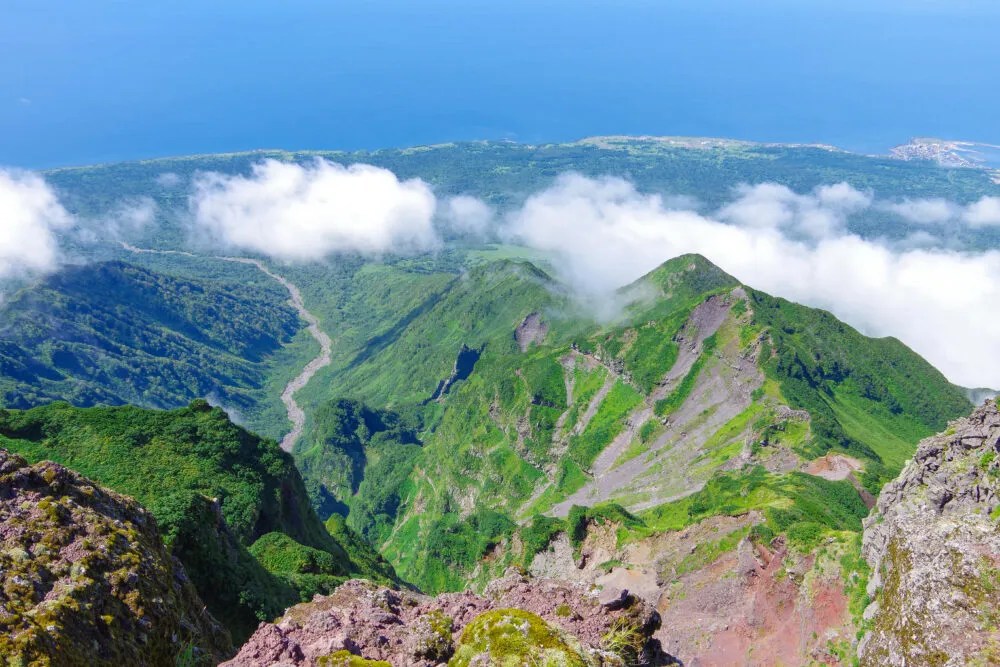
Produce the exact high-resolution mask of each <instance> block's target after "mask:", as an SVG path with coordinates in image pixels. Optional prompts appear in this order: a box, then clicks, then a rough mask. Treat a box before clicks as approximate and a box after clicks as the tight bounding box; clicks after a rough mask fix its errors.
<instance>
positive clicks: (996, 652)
mask: <svg viewBox="0 0 1000 667" xmlns="http://www.w3.org/2000/svg"><path fill="white" fill-rule="evenodd" d="M998 453H1000V411H998V408H997V404H996V402H995V401H993V400H990V401H987V402H986V403H984V404H983V405H982V406H980V407H979V408H977V409H976V410H975V411H974V412H973V413H972V414H971V415H970V416H969V417H966V418H964V419H960V420H957V421H955V422H952V424H951V425H950V426H949V428H948V430H947V431H945V432H944V433H942V434H940V435H937V436H933V437H931V438H927V439H926V440H924V441H923V442H921V443H920V445H919V447H918V449H917V452H916V454H915V455H914V457H913V460H912V461H911V462H910V463H909V464H908V465H907V466H906V468H905V469H904V470H903V472H902V474H900V476H899V477H898V478H897V479H896V480H894V481H893V482H891V483H889V484H887V485H886V487H885V488H884V489H883V490H882V494H881V496H880V497H879V501H878V505H877V507H876V511H875V512H874V513H873V514H872V516H871V517H869V518H868V519H867V520H865V532H864V546H863V554H864V556H865V558H866V559H867V560H868V563H869V564H870V565H871V569H872V577H871V580H870V582H869V590H868V593H869V595H870V596H872V599H873V602H872V604H871V605H870V606H869V607H868V609H867V610H866V611H865V618H866V620H867V621H868V627H869V631H868V633H867V634H866V635H865V636H864V638H863V639H862V641H861V643H860V645H859V649H858V654H859V657H860V660H861V664H862V665H863V666H867V665H871V666H875V665H879V666H883V665H929V666H938V665H940V666H948V667H958V666H960V665H961V666H965V665H984V666H985V665H995V664H1000V613H998V612H997V610H998V609H1000V524H998V522H997V519H996V516H995V515H996V513H997V508H998V507H1000V461H998V456H997V455H998Z"/></svg>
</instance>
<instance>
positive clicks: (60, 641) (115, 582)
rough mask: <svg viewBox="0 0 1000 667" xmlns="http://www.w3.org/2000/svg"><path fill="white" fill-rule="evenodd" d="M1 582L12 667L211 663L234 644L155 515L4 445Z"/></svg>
mask: <svg viewBox="0 0 1000 667" xmlns="http://www.w3.org/2000/svg"><path fill="white" fill-rule="evenodd" d="M0 578H2V581H3V585H2V589H0V656H3V658H4V659H5V664H11V665H27V664H31V665H139V664H144V665H175V664H179V662H178V660H187V661H188V663H189V664H199V663H204V662H206V661H208V660H213V659H214V660H218V659H221V658H222V657H224V656H225V655H226V653H227V652H228V651H229V650H230V646H231V644H230V639H229V635H228V633H226V632H225V630H223V629H222V628H221V627H220V626H219V625H218V623H216V621H215V619H213V618H212V616H211V615H209V613H208V612H207V611H205V605H204V604H203V603H202V601H201V600H200V599H199V598H198V594H197V593H196V592H195V589H194V586H192V584H191V583H190V581H189V580H188V578H187V575H186V574H185V572H184V569H183V567H182V566H181V564H180V562H179V561H177V560H176V559H174V558H173V557H171V556H170V554H169V553H168V552H167V550H166V548H165V547H164V545H163V541H162V540H161V538H160V534H159V532H158V530H157V526H156V522H155V521H154V519H153V517H152V515H151V514H149V513H148V512H147V511H146V510H145V509H143V508H142V507H141V506H140V505H139V504H138V503H136V502H135V501H134V500H132V499H130V498H127V497H125V496H120V495H118V494H116V493H113V492H111V491H108V490H107V489H103V488H101V487H98V486H96V485H95V484H93V483H92V482H90V481H89V480H87V479H86V478H84V477H82V476H80V475H78V474H77V473H75V472H72V471H70V470H67V469H66V468H64V467H62V466H60V465H57V464H55V463H51V462H42V463H38V464H36V465H32V466H29V465H28V464H27V462H26V461H25V460H24V459H22V458H21V457H19V456H16V455H13V454H11V453H9V452H7V451H6V450H2V449H0Z"/></svg>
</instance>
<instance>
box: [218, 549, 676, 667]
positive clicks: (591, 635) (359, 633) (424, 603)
mask: <svg viewBox="0 0 1000 667" xmlns="http://www.w3.org/2000/svg"><path fill="white" fill-rule="evenodd" d="M659 626H660V617H659V614H658V613H657V612H656V611H655V609H654V608H653V607H652V606H651V605H649V604H647V603H645V602H643V601H642V600H640V599H639V598H637V597H635V596H633V595H631V594H629V593H628V591H625V590H622V589H604V590H599V589H591V588H589V587H587V586H585V585H581V584H571V583H567V582H562V581H556V580H552V579H532V578H530V577H527V576H524V575H522V574H520V573H518V572H517V571H515V570H514V569H511V570H509V571H508V572H507V573H506V574H505V576H503V577H502V578H500V579H497V580H496V581H494V582H493V583H491V584H490V585H489V586H488V587H487V588H486V590H485V591H484V593H483V595H476V594H474V593H471V592H463V593H445V594H442V595H438V596H437V597H428V596H424V595H420V594H417V593H413V592H409V591H398V590H391V589H388V588H385V587H381V586H376V585H374V584H371V583H368V582H365V581H361V580H352V581H349V582H347V583H345V584H344V585H342V586H341V587H340V588H338V589H337V590H336V591H334V593H333V594H332V595H329V596H316V598H314V599H313V601H312V602H308V603H304V604H300V605H297V606H295V607H292V608H291V609H289V610H288V611H287V612H286V613H285V615H284V616H283V617H282V618H280V619H278V620H277V621H276V622H275V623H263V624H261V626H260V628H259V629H258V630H257V632H256V633H254V635H253V636H252V637H251V638H250V640H249V641H248V642H247V643H246V644H244V646H243V648H242V649H241V650H240V652H239V653H238V654H237V656H236V657H235V658H233V659H232V660H231V661H230V662H227V663H224V664H225V666H226V667H269V666H272V665H281V666H282V667H285V666H291V665H296V666H298V665H308V666H310V667H312V666H313V665H317V666H318V665H330V666H333V665H368V666H370V667H384V666H385V665H394V666H401V665H408V666H412V667H431V666H434V665H445V664H447V665H449V666H454V667H466V666H469V667H471V666H480V667H486V666H487V665H509V666H510V667H514V666H516V665H534V664H538V665H551V666H552V667H558V666H566V667H600V666H622V667H624V666H625V665H671V664H675V662H674V660H673V659H672V658H671V657H670V656H667V655H666V654H664V653H663V652H662V650H661V649H660V645H659V642H658V641H656V640H654V639H652V635H653V633H654V632H655V631H656V630H657V629H658V628H659Z"/></svg>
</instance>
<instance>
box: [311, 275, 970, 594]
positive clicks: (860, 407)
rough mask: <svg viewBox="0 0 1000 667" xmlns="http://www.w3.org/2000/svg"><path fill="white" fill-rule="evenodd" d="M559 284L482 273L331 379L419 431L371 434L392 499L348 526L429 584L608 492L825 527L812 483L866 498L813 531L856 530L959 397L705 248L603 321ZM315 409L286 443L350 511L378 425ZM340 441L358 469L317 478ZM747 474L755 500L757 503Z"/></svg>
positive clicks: (642, 503) (659, 512) (317, 483)
mask: <svg viewBox="0 0 1000 667" xmlns="http://www.w3.org/2000/svg"><path fill="white" fill-rule="evenodd" d="M560 294H561V288H560V286H559V285H558V284H556V283H555V282H554V281H552V280H551V279H550V278H548V277H547V276H546V275H545V274H544V273H542V272H540V271H538V270H537V269H535V268H534V267H531V266H530V265H526V264H512V263H500V264H491V265H486V266H483V267H479V268H477V269H475V270H473V271H470V273H469V274H468V276H466V277H464V278H463V279H462V280H460V281H456V282H455V283H454V284H453V285H452V286H451V287H450V288H448V289H447V290H446V291H445V292H444V293H443V294H442V295H441V296H440V298H439V299H438V300H437V302H436V303H435V305H434V306H433V307H431V308H429V309H427V310H426V311H425V312H422V313H420V314H418V315H417V316H415V317H414V318H413V319H412V320H411V321H409V322H408V323H407V324H406V326H404V327H402V328H401V329H400V330H399V331H398V332H396V334H395V337H394V339H393V341H392V342H391V345H389V346H388V347H386V348H385V349H384V350H382V351H378V352H376V353H374V354H373V355H371V356H370V357H368V358H366V359H365V360H364V361H363V362H362V363H361V364H359V365H358V366H357V367H356V368H355V369H353V370H351V371H348V372H347V373H345V374H343V375H341V376H340V377H338V384H337V385H336V387H335V390H336V391H337V392H338V393H340V394H341V395H344V396H350V397H353V398H360V399H362V400H365V401H369V402H371V403H372V404H374V405H392V406H395V408H396V410H398V411H401V412H402V413H404V414H406V415H410V417H407V418H406V419H405V420H404V421H408V423H410V424H411V425H412V426H411V427H409V428H411V429H419V430H420V433H418V434H413V433H410V435H408V436H405V437H403V436H401V434H400V433H393V432H392V430H391V429H389V430H386V429H379V428H376V429H375V430H374V432H379V431H381V432H382V435H381V436H380V437H381V441H380V444H379V445H378V449H379V451H381V452H391V453H392V455H393V456H394V459H393V460H395V461H397V463H398V465H395V466H389V469H383V470H381V471H380V472H379V473H378V474H379V479H380V480H388V479H394V480H395V481H393V482H392V484H391V485H392V486H393V487H394V489H395V496H396V500H394V501H393V502H392V503H390V505H392V507H391V508H390V509H388V510H387V511H385V512H382V516H381V517H380V518H379V519H378V523H379V528H377V529H373V528H372V526H373V525H374V523H375V520H374V519H373V518H372V517H371V515H370V513H369V514H366V515H365V516H363V517H362V516H358V515H354V514H353V513H349V514H348V523H350V524H351V525H354V526H355V527H356V528H358V529H359V530H360V531H361V532H362V533H364V534H366V535H369V536H371V537H373V538H374V539H375V540H376V543H378V544H381V546H382V547H383V548H384V549H385V553H386V554H387V555H388V556H389V558H390V560H393V561H394V562H395V563H396V564H397V566H398V567H399V568H401V571H402V573H403V574H404V576H406V577H408V578H409V579H410V580H412V581H414V582H415V583H418V584H419V585H421V586H424V587H427V588H428V589H430V590H438V589H441V588H451V587H457V586H460V585H462V583H463V581H464V579H465V577H468V576H473V571H476V570H477V568H479V562H480V559H481V558H483V557H484V556H486V554H487V552H489V551H491V550H492V549H493V548H494V547H496V546H497V545H498V544H499V543H501V542H505V543H507V544H508V546H510V542H509V540H510V538H511V537H512V536H513V535H514V534H515V533H518V532H523V530H522V529H519V528H518V524H519V523H520V524H525V523H530V519H531V517H532V516H535V515H549V516H551V517H557V518H558V517H565V516H567V514H568V513H569V512H570V510H571V508H572V507H573V506H574V505H596V504H601V503H604V502H609V501H613V502H616V503H619V504H621V505H623V506H624V507H626V508H627V509H629V510H631V511H633V512H636V511H642V512H645V513H646V514H647V515H648V516H647V519H646V520H647V521H648V522H649V524H650V525H651V526H653V527H655V528H681V527H683V526H684V525H687V524H688V523H690V522H692V521H694V520H697V519H699V518H702V517H708V516H712V515H713V514H719V513H723V514H726V513H734V512H746V511H748V510H751V509H755V508H756V509H761V510H767V512H768V514H767V516H768V517H769V518H768V523H769V525H770V527H771V529H773V530H777V531H778V532H784V531H785V530H787V529H789V527H791V526H793V525H795V524H812V523H815V521H814V519H815V518H816V517H812V516H810V515H809V512H803V511H798V510H794V509H792V508H789V507H788V506H787V505H788V503H789V502H792V505H793V507H794V502H793V501H792V498H793V497H794V496H795V494H805V495H809V494H810V493H813V491H810V490H808V489H809V488H810V487H811V486H815V484H816V483H819V482H813V481H812V480H815V479H817V476H818V478H819V479H820V481H825V480H822V477H827V478H830V480H829V483H830V485H831V488H832V489H835V490H836V493H842V494H843V495H844V496H845V497H846V498H851V497H853V498H855V499H856V502H857V505H853V504H852V505H851V509H850V511H849V512H848V514H847V515H845V518H844V519H836V520H834V519H832V518H831V519H829V520H826V523H823V521H822V520H821V521H820V528H819V529H818V530H821V531H822V530H825V529H843V528H847V527H850V528H851V529H853V530H857V529H859V528H860V523H859V521H860V516H861V515H862V514H863V509H864V505H863V501H862V499H863V498H868V499H870V496H869V495H868V494H869V493H870V492H873V491H877V489H878V488H879V486H880V485H881V483H883V482H884V481H886V480H887V479H889V478H890V477H891V476H892V475H894V474H895V473H896V472H898V470H899V469H900V467H901V465H902V463H903V461H904V460H905V458H906V457H907V456H908V455H909V453H910V452H911V451H912V448H913V447H914V446H915V443H916V441H917V440H918V439H919V438H920V437H923V436H926V435H928V434H930V433H932V432H933V431H934V430H935V429H939V428H941V427H943V425H944V424H945V422H946V420H947V419H948V418H952V417H955V416H957V415H958V414H961V413H962V412H963V411H964V410H966V409H967V408H968V405H969V404H968V402H967V399H966V398H965V397H964V395H963V393H962V391H961V390H959V389H958V388H956V387H954V386H952V385H950V384H949V383H948V382H947V381H946V380H945V379H944V378H943V377H942V376H941V375H940V373H938V372H937V371H936V370H934V369H933V368H932V367H931V366H929V365H928V364H927V363H926V362H924V361H923V360H921V359H920V358H919V357H917V356H916V355H915V354H913V353H912V352H911V351H910V350H908V349H907V348H906V347H905V346H903V345H901V344H900V343H899V342H898V341H895V340H892V339H885V340H871V339H868V338H866V337H864V336H862V335H861V334H859V333H858V332H856V331H854V330H853V329H851V328H850V327H848V326H846V325H844V324H843V323H841V322H839V321H837V320H836V319H835V318H833V317H832V316H831V315H829V314H828V313H824V312H822V311H817V310H814V309H809V308H804V307H800V306H796V305H794V304H790V303H788V302H786V301H783V300H780V299H775V298H772V297H770V296H768V295H766V294H763V293H760V292H757V291H755V290H752V289H750V288H747V287H744V286H741V285H739V284H738V282H737V281H736V280H735V279H733V278H732V277H730V276H728V275H726V274H725V273H723V272H721V271H720V270H719V269H717V268H716V267H714V266H712V265H711V264H710V263H708V262H707V261H706V260H704V259H703V258H701V257H693V256H690V257H681V258H677V259H675V260H672V261H670V262H668V263H667V264H665V265H664V266H663V267H661V268H660V269H658V270H656V271H654V272H653V273H651V274H650V275H648V276H646V277H645V278H644V279H642V280H641V281H639V282H638V283H637V284H636V285H633V286H631V287H630V288H627V289H626V290H623V292H622V299H623V301H625V302H627V303H628V305H627V307H625V309H624V314H623V315H622V316H621V318H620V319H619V320H617V321H616V322H615V323H613V324H610V325H600V324H597V323H595V322H594V321H592V320H589V319H588V318H586V317H584V316H583V315H582V314H581V313H580V312H578V311H573V310H572V309H571V307H570V305H569V303H570V302H569V300H568V299H567V298H565V297H564V296H561V295H560ZM529 332H530V340H528V333H529ZM432 343H433V344H432ZM470 351H472V352H474V353H475V354H474V355H473V356H474V357H475V358H474V359H473V360H472V361H468V362H465V365H466V366H467V367H466V368H464V369H462V368H460V367H461V366H463V360H462V358H461V357H462V355H463V354H465V355H468V354H469V352H470ZM452 355H454V356H452ZM456 358H458V362H456V361H455V359H456ZM460 370H461V371H462V372H459V371H460ZM442 383H443V384H442ZM441 387H447V392H443V391H441V390H440V388H441ZM364 409H367V410H371V408H364ZM336 412H337V411H336V410H332V409H331V410H329V411H327V413H325V414H326V415H327V417H329V416H330V415H333V414H334V413H336ZM327 417H320V418H318V419H317V420H316V421H315V423H314V424H313V430H312V431H311V433H310V434H309V435H307V437H306V438H305V439H304V440H303V442H302V445H301V447H300V449H299V451H298V452H297V453H296V455H297V456H298V458H299V460H300V461H301V462H302V465H303V468H304V470H306V476H307V478H308V479H309V480H310V481H309V483H310V485H312V486H311V488H313V489H314V491H315V490H318V489H320V488H321V487H322V488H323V489H324V491H323V493H325V494H328V495H327V496H324V498H325V500H323V502H324V503H325V507H326V508H327V511H330V508H332V507H334V506H335V505H337V506H339V507H340V511H350V510H351V508H353V503H355V502H356V501H355V498H356V497H357V494H358V492H359V490H360V489H361V488H362V486H363V485H364V475H365V470H366V466H365V465H364V464H363V463H361V462H362V461H363V460H364V459H365V458H366V454H365V452H367V451H369V450H368V449H366V447H367V445H366V444H365V441H364V440H365V438H367V437H370V435H368V434H366V435H365V437H362V438H360V439H359V438H358V437H357V435H356V431H357V426H356V422H357V420H354V421H351V420H346V421H345V420H338V419H334V418H327ZM394 418H395V419H399V417H394ZM421 420H422V423H420V422H421ZM417 424H419V426H418V425H417ZM366 428H368V427H366ZM368 431H370V432H371V429H368ZM408 432H409V431H408ZM417 436H419V437H417ZM417 439H419V441H420V443H421V444H422V447H421V448H420V449H418V448H417V443H416V440H417ZM347 441H350V444H345V443H346V442H347ZM337 451H339V452H340V454H337V453H336V452H337ZM371 451H373V453H374V449H372V450H371ZM404 452H405V454H404ZM336 456H342V457H346V458H345V459H344V460H347V459H348V458H350V459H351V460H353V461H354V462H355V466H354V468H353V469H352V470H353V472H352V473H351V474H352V478H351V480H350V481H349V482H346V481H345V480H343V479H341V480H334V479H332V478H330V477H329V476H324V475H323V474H321V473H318V472H317V471H318V470H319V469H320V466H318V465H317V461H322V460H333V458H331V457H336ZM373 458H378V457H377V456H376V457H373ZM380 460H381V459H380ZM828 468H829V470H827V469H828ZM344 469H345V467H344V466H339V467H338V470H344ZM747 484H750V485H751V487H753V488H760V493H759V494H757V495H755V496H754V497H751V498H747V496H746V493H745V489H744V487H745V486H746V485H747ZM378 486H379V487H384V485H382V484H379V485H378ZM702 489H711V490H712V492H711V493H708V494H707V495H706V496H705V501H700V500H699V498H701V497H702V496H701V495H699V492H700V491H701V490H702ZM804 489H805V490H804ZM859 489H860V491H859ZM331 498H333V500H332V501H331ZM314 500H315V501H319V498H318V497H317V496H316V495H315V494H314ZM704 502H708V504H707V505H704ZM852 502H853V501H852ZM338 503H339V505H338ZM859 507H860V508H861V509H860V510H859V509H858V508H859ZM393 509H395V511H396V514H395V516H392V511H393ZM847 517H850V518H849V519H848V518H847ZM845 522H846V523H845ZM389 526H391V528H389ZM800 530H806V528H800ZM530 555H531V554H528V555H526V558H528V559H529V560H530ZM501 560H502V561H503V560H504V559H501ZM504 562H505V561H504ZM480 574H481V575H482V576H487V573H486V572H480Z"/></svg>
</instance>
